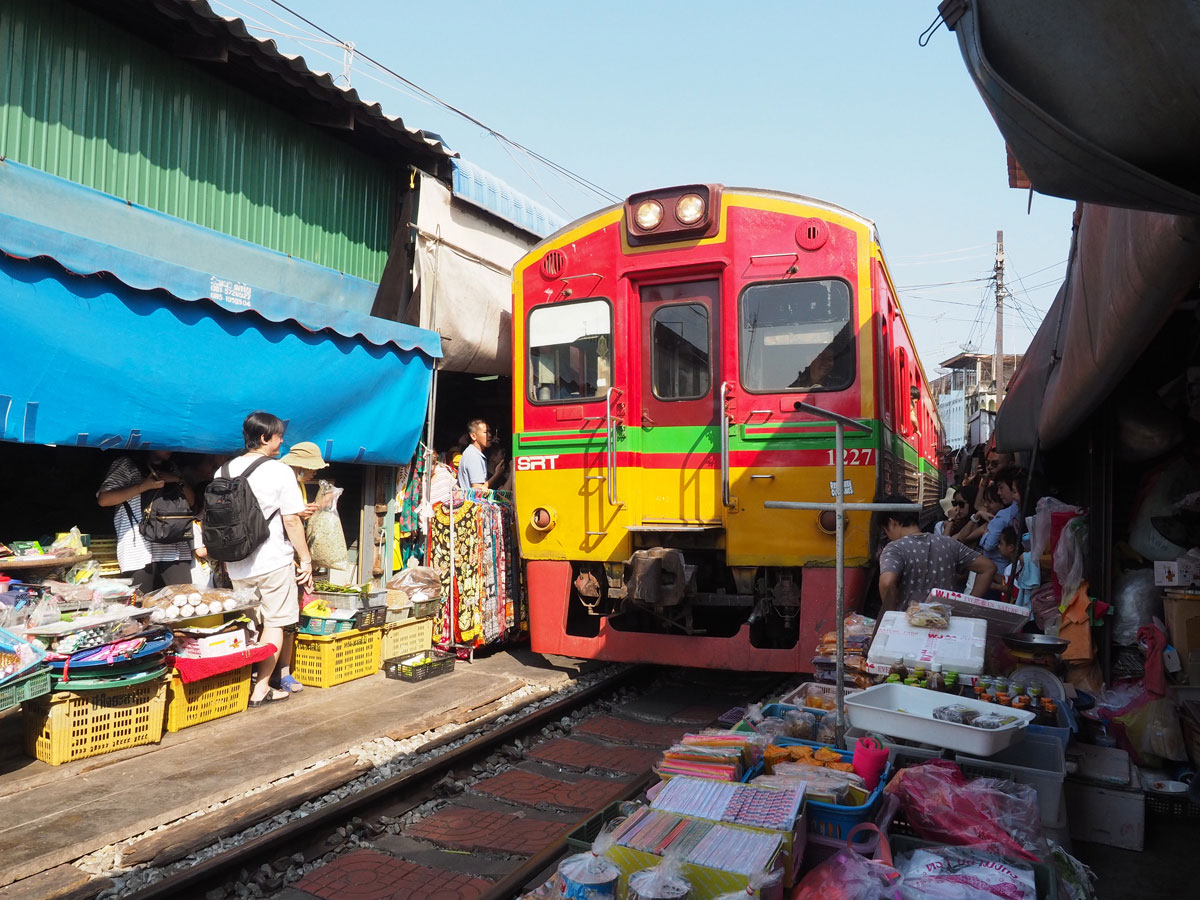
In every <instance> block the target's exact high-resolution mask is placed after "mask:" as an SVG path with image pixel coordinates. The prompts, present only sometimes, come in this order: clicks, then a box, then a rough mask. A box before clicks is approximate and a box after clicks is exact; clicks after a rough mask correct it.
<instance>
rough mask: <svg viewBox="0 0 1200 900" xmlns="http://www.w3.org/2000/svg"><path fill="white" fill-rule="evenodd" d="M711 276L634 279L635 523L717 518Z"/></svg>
mask: <svg viewBox="0 0 1200 900" xmlns="http://www.w3.org/2000/svg"><path fill="white" fill-rule="evenodd" d="M719 295H720V290H719V284H718V282H717V280H716V279H712V280H705V281H686V282H672V283H670V284H650V285H642V286H641V287H640V288H639V300H640V306H641V315H640V320H641V328H640V330H641V339H642V360H641V392H640V393H641V404H640V406H641V432H642V433H641V445H642V447H641V449H642V465H643V472H642V479H643V480H642V492H641V510H642V524H643V525H644V526H655V525H664V526H670V525H692V526H695V525H704V526H714V525H720V524H721V521H722V516H721V510H720V498H721V484H720V478H721V472H720V459H719V444H718V441H719V435H718V431H717V426H718V422H719V421H720V411H719V409H718V404H719V401H718V393H719V385H720V384H721V373H720V356H721V354H720V351H719V348H720V346H721V344H720V334H719V330H720V315H719V312H720V299H719Z"/></svg>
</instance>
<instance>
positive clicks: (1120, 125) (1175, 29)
mask: <svg viewBox="0 0 1200 900" xmlns="http://www.w3.org/2000/svg"><path fill="white" fill-rule="evenodd" d="M938 9H939V11H941V13H942V14H943V16H944V17H945V20H946V24H947V25H948V26H949V27H950V28H951V29H953V30H954V31H955V33H956V34H957V36H958V44H959V49H960V51H961V52H962V55H963V59H964V60H965V61H966V64H967V71H968V72H969V73H970V75H971V78H972V79H973V80H974V82H975V85H976V87H978V88H979V93H980V95H981V96H982V97H983V101H984V103H986V104H987V107H988V110H989V111H990V112H991V114H992V117H993V118H994V119H995V120H996V125H997V127H998V128H999V129H1000V131H1001V133H1002V134H1003V135H1004V139H1005V141H1007V143H1008V145H1009V146H1010V147H1011V148H1012V153H1013V155H1014V156H1015V157H1016V159H1017V160H1018V161H1019V163H1020V166H1021V168H1022V169H1023V170H1024V172H1025V173H1026V174H1027V175H1028V176H1029V180H1030V182H1032V184H1033V188H1034V190H1036V191H1040V192H1041V193H1043V194H1051V195H1053V196H1056V197H1067V198H1069V199H1071V200H1083V201H1085V202H1088V203H1103V204H1105V205H1108V206H1127V207H1131V208H1134V209H1148V210H1156V211H1158V212H1167V213H1175V214H1181V215H1200V167H1197V166H1196V164H1195V160H1196V148H1197V146H1200V53H1197V52H1196V48H1197V46H1200V6H1198V5H1197V4H1195V3H1130V2H1129V0H1055V2H1053V3H1047V2H1046V0H943V2H942V3H941V4H940V5H939V7H938Z"/></svg>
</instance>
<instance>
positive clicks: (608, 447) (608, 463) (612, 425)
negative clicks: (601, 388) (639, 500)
mask: <svg viewBox="0 0 1200 900" xmlns="http://www.w3.org/2000/svg"><path fill="white" fill-rule="evenodd" d="M618 392H619V388H616V387H610V388H609V389H608V391H607V392H606V393H605V395H604V429H605V434H604V474H605V476H606V477H607V481H608V483H607V485H606V487H607V488H608V505H609V506H618V505H619V501H618V500H617V428H616V422H615V420H614V419H613V395H614V394H616V393H618Z"/></svg>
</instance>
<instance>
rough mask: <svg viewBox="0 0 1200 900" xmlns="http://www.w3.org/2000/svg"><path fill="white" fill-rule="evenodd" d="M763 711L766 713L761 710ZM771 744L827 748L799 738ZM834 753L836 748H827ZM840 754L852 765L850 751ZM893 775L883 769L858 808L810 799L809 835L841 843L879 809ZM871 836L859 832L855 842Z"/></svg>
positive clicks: (852, 757)
mask: <svg viewBox="0 0 1200 900" xmlns="http://www.w3.org/2000/svg"><path fill="white" fill-rule="evenodd" d="M764 712H765V710H764ZM774 744H775V745H776V746H778V747H795V746H800V745H803V746H806V747H812V748H813V749H817V748H820V747H827V746H828V745H827V744H821V743H817V742H816V741H802V740H799V739H798V738H789V737H777V738H775V740H774ZM829 749H831V750H835V749H836V748H834V747H830V748H829ZM837 752H838V754H840V755H841V757H842V761H843V762H853V761H854V753H853V751H850V750H837ZM891 775H892V764H891V763H890V762H889V763H888V765H887V768H885V769H884V770H883V777H881V778H880V779H879V785H878V787H876V788H875V790H873V791H871V793H870V795H869V796H868V797H867V799H866V802H865V803H862V804H860V805H858V806H838V805H837V804H836V803H824V802H822V801H820V800H809V801H808V803H807V806H806V809H807V810H808V831H809V833H810V834H815V835H818V836H820V837H823V838H830V839H832V840H835V841H844V840H845V839H846V835H848V834H849V833H850V830H851V829H852V828H854V826H855V825H857V824H859V823H860V822H868V821H871V819H872V818H873V817H874V815H875V813H876V811H877V810H878V809H879V804H880V802H881V800H882V799H883V788H884V785H886V784H887V783H888V779H889V778H890V777H891ZM870 838H871V833H869V832H860V833H859V834H857V835H855V837H854V842H855V843H859V842H863V843H865V842H866V841H868V840H870Z"/></svg>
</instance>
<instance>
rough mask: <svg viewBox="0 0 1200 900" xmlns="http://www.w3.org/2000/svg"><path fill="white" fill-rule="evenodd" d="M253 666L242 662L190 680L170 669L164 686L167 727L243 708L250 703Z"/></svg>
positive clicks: (185, 725) (177, 727) (195, 722)
mask: <svg viewBox="0 0 1200 900" xmlns="http://www.w3.org/2000/svg"><path fill="white" fill-rule="evenodd" d="M253 668H254V667H253V666H250V665H245V666H242V667H241V668H239V669H234V670H233V671H232V672H225V673H223V674H221V675H212V676H210V677H208V678H201V679H200V680H199V681H193V682H191V683H190V684H188V683H185V682H184V681H183V679H182V678H180V677H179V673H178V672H174V673H173V674H172V675H171V684H170V686H169V687H168V688H167V731H172V732H174V731H179V730H180V729H181V728H189V727H190V726H192V725H199V724H200V723H201V722H211V721H212V720H213V719H219V718H221V717H222V716H231V715H233V714H234V713H240V712H244V711H245V709H246V707H247V706H248V705H249V703H250V670H251V669H253Z"/></svg>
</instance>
